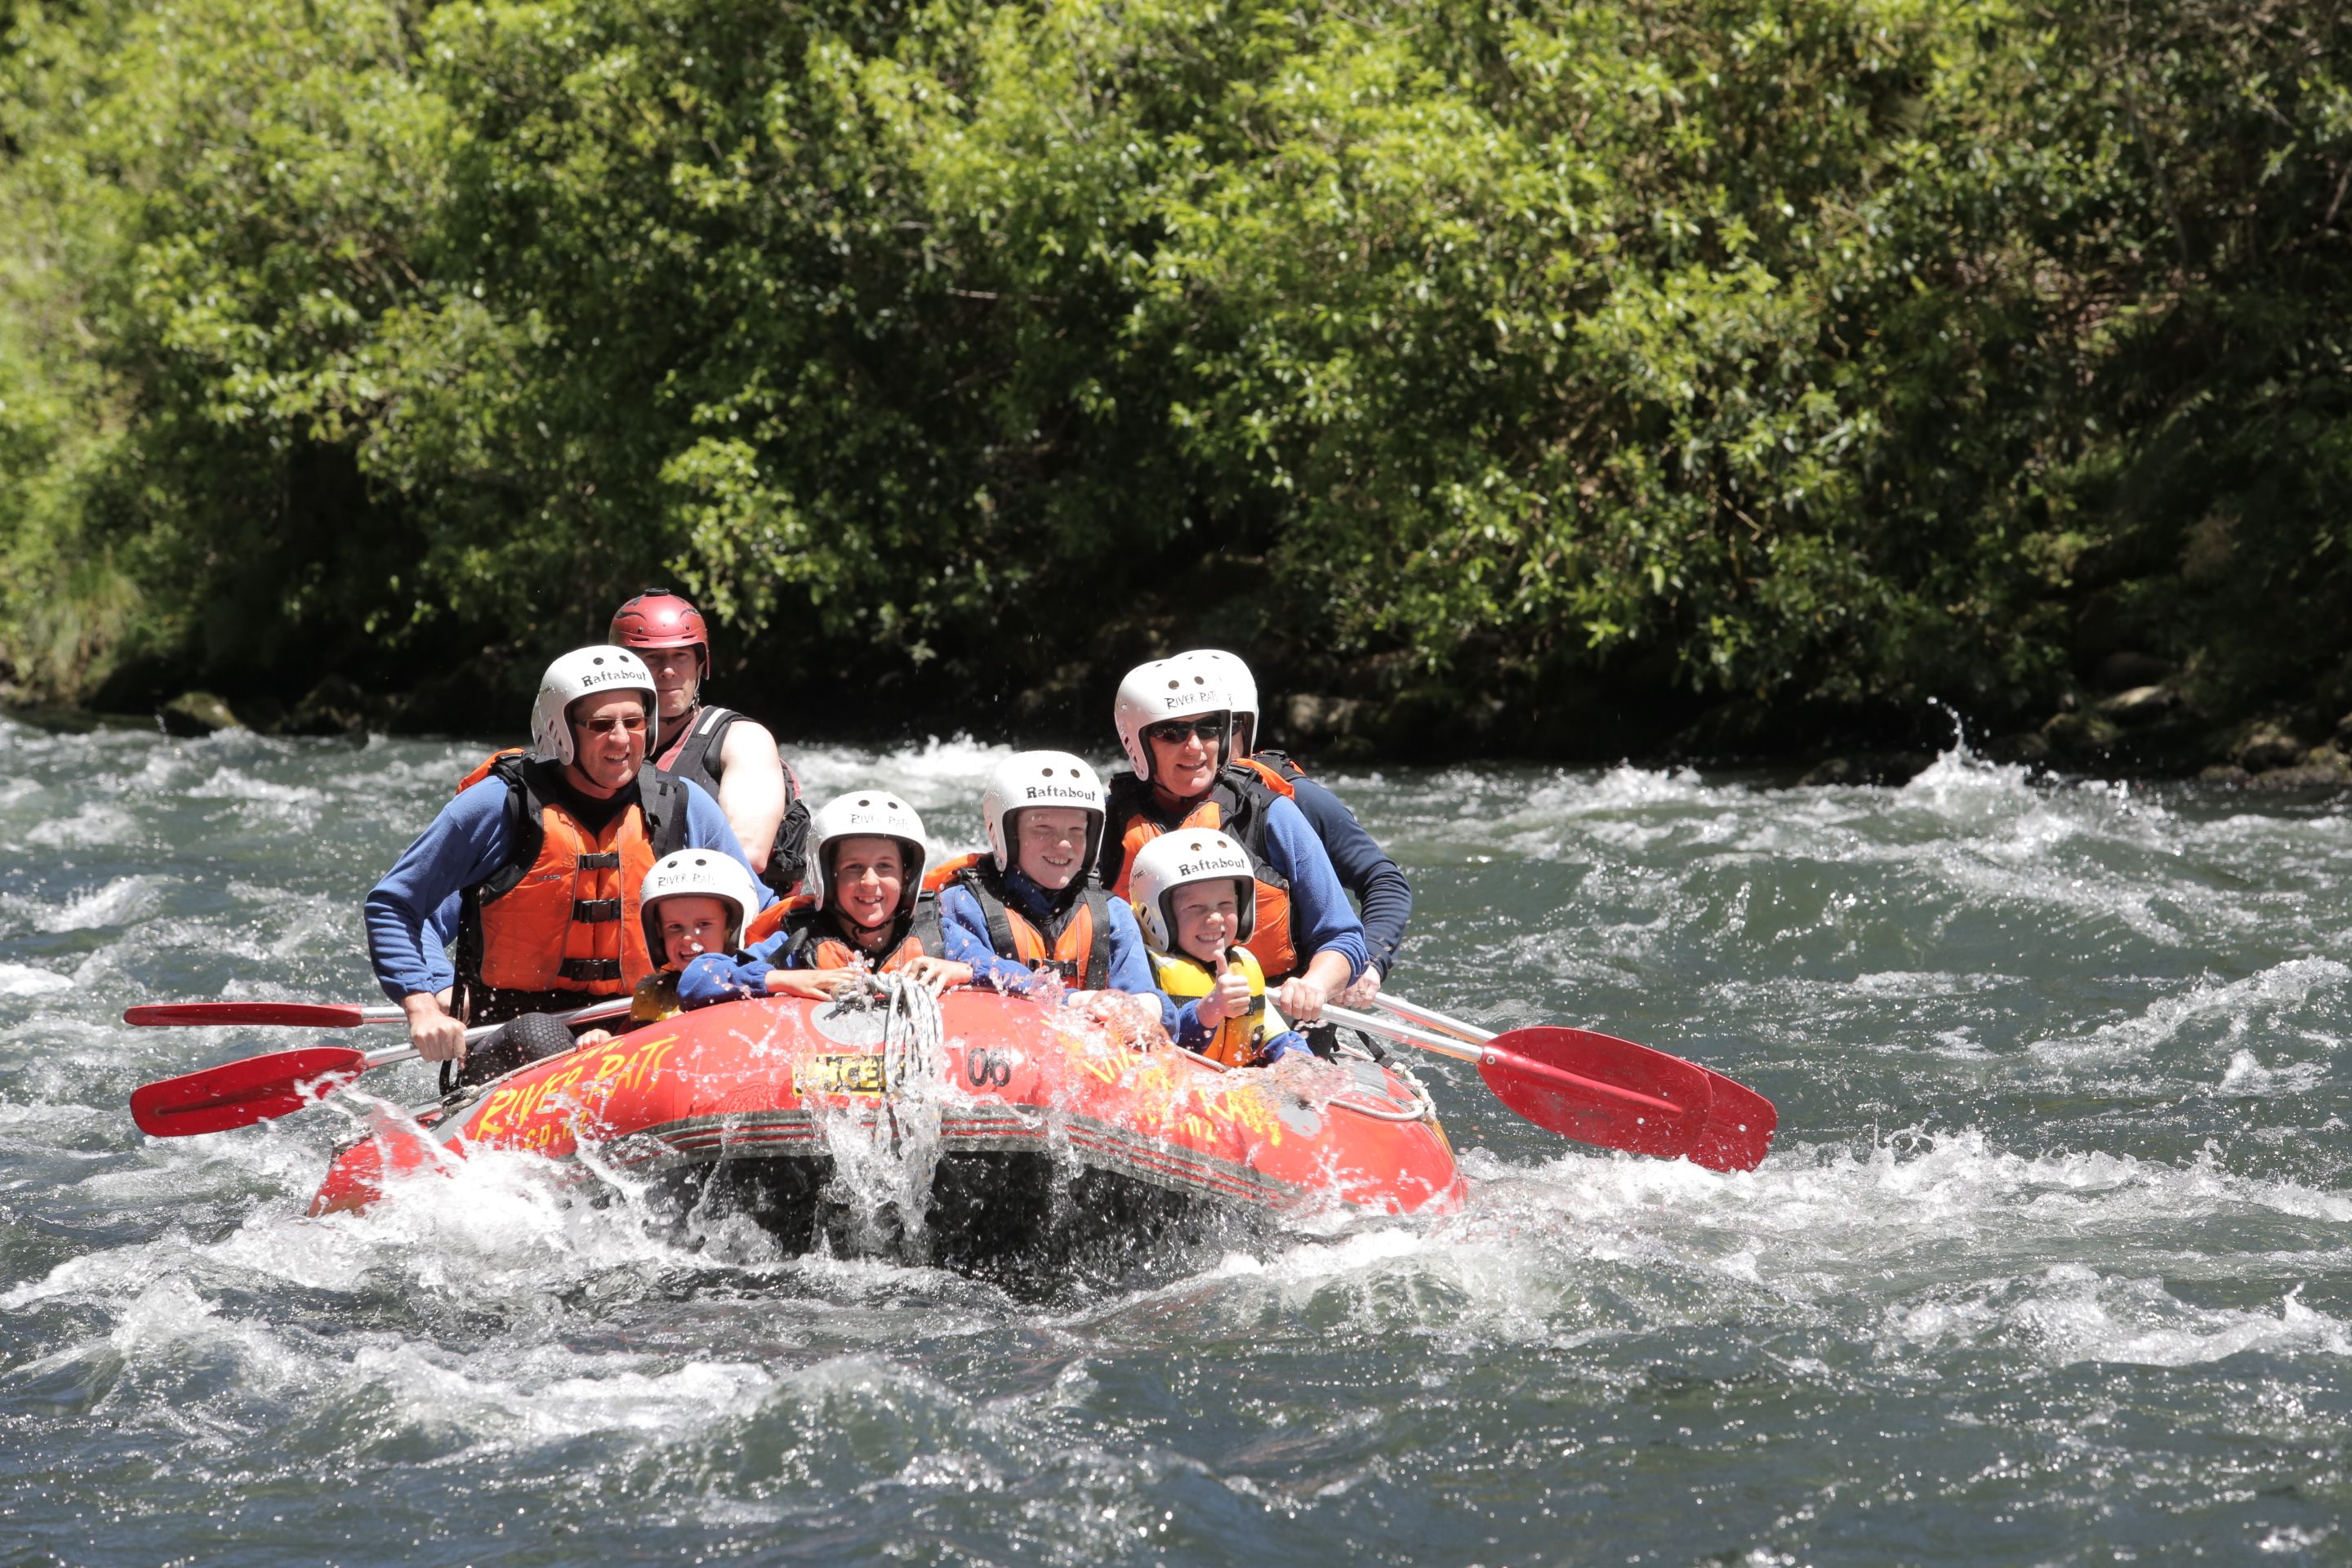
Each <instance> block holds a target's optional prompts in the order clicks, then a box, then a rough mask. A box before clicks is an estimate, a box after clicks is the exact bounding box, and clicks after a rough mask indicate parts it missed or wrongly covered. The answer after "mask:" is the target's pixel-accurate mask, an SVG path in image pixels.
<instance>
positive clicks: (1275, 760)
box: [1242, 748, 1307, 784]
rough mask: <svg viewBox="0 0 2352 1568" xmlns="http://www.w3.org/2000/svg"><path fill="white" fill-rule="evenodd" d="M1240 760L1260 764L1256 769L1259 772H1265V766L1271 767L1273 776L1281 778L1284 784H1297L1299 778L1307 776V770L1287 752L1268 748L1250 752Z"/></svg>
mask: <svg viewBox="0 0 2352 1568" xmlns="http://www.w3.org/2000/svg"><path fill="white" fill-rule="evenodd" d="M1242 761H1243V762H1244V763H1259V764H1261V765H1260V767H1259V769H1258V771H1259V772H1260V773H1263V772H1265V770H1266V769H1267V768H1271V769H1273V770H1274V773H1275V776H1276V777H1277V778H1279V779H1281V780H1282V782H1283V783H1285V784H1297V782H1298V781H1299V780H1300V779H1303V778H1305V777H1306V776H1307V770H1306V769H1305V768H1302V767H1300V766H1299V765H1298V764H1297V763H1296V762H1294V761H1292V760H1291V756H1290V753H1289V752H1277V751H1274V750H1272V749H1270V748H1269V749H1267V750H1265V751H1261V752H1251V753H1250V754H1249V755H1248V756H1246V757H1244V758H1243V759H1242Z"/></svg>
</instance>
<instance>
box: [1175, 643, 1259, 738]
mask: <svg viewBox="0 0 2352 1568" xmlns="http://www.w3.org/2000/svg"><path fill="white" fill-rule="evenodd" d="M1168 662H1169V663H1171V664H1197V665H1199V666H1200V667H1201V668H1202V669H1205V670H1207V671H1208V672H1209V679H1210V680H1211V681H1213V682H1214V683H1215V684H1216V685H1218V686H1221V687H1223V689H1224V693H1225V707H1226V709H1227V710H1229V711H1231V712H1232V714H1233V716H1234V754H1233V755H1232V756H1230V757H1227V758H1226V759H1225V761H1227V762H1234V761H1235V760H1237V759H1239V758H1242V757H1246V756H1248V755H1249V754H1250V753H1251V752H1255V751H1256V750H1257V677H1256V676H1255V675H1252V674H1251V673H1250V667H1249V665H1248V663H1247V661H1245V660H1244V658H1242V656H1241V655H1239V654H1237V653H1227V652H1226V651H1225V650H1224V649H1223V648H1221V647H1196V648H1193V649H1192V650H1191V651H1190V652H1187V653H1180V654H1178V655H1177V656H1176V657H1175V658H1171V659H1170V660H1169V661H1168Z"/></svg>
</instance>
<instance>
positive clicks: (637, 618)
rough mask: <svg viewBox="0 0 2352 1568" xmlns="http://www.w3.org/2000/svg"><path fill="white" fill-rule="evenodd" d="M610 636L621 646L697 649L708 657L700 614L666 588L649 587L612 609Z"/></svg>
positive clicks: (707, 647) (706, 635) (706, 634)
mask: <svg viewBox="0 0 2352 1568" xmlns="http://www.w3.org/2000/svg"><path fill="white" fill-rule="evenodd" d="M610 635H611V637H612V640H613V641H614V642H615V643H617V644H619V645H620V646H621V647H638V648H646V647H698V648H700V649H702V656H703V658H706V659H708V658H709V657H710V634H709V632H708V631H705V630H704V629H703V626H702V612H701V611H700V610H698V609H696V608H695V607H694V606H693V605H690V604H688V603H687V602H686V601H685V600H684V599H681V598H679V597H678V596H677V595H676V594H673V593H671V592H670V591H669V590H668V589H667V588H648V589H646V591H645V592H644V593H642V594H640V595H637V596H636V597H635V598H634V599H631V600H630V601H629V602H628V603H627V604H625V605H622V606H621V607H620V608H619V609H617V610H614V612H613V629H612V632H611V634H610Z"/></svg>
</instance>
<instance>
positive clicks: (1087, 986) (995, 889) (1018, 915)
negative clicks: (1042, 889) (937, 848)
mask: <svg viewBox="0 0 2352 1568" xmlns="http://www.w3.org/2000/svg"><path fill="white" fill-rule="evenodd" d="M940 870H941V871H943V872H945V873H946V877H945V880H946V881H949V882H952V883H954V884H955V885H956V886H957V887H960V888H961V889H963V890H964V891H966V892H968V893H970V894H971V897H972V901H973V902H974V903H977V904H978V905H979V906H980V914H981V919H982V921H984V922H986V924H987V926H988V944H989V946H991V947H992V948H994V949H995V950H996V954H997V956H998V957H1000V958H1009V959H1012V960H1013V961H1014V962H1015V963H1025V964H1027V965H1028V966H1029V967H1030V968H1031V969H1048V968H1050V969H1055V970H1058V971H1059V972H1060V973H1061V976H1062V982H1063V984H1066V985H1067V986H1069V987H1070V988H1071V989H1072V990H1074V991H1100V990H1102V989H1103V988H1104V987H1105V986H1107V985H1108V984H1110V900H1109V899H1108V896H1106V895H1105V894H1104V892H1103V890H1102V889H1100V888H1096V887H1089V886H1085V885H1081V886H1080V887H1079V888H1078V889H1076V897H1075V898H1072V899H1071V900H1069V902H1068V903H1066V904H1065V905H1064V906H1063V907H1062V908H1061V909H1060V910H1058V911H1056V912H1055V914H1053V915H1051V916H1049V917H1047V919H1046V921H1045V925H1044V926H1043V927H1042V928H1041V927H1040V926H1039V925H1038V924H1037V923H1036V922H1035V921H1032V920H1031V919H1030V918H1029V917H1028V916H1027V915H1024V914H1023V913H1022V912H1021V911H1020V910H1016V909H1014V908H1013V906H1012V904H1010V903H1009V902H1007V901H1006V899H1005V887H1004V873H1003V872H1002V871H999V870H998V869H997V868H996V858H995V857H994V856H992V855H959V856H957V857H956V858H954V859H952V860H950V861H949V862H948V863H947V864H946V865H944V866H942V867H940ZM923 880H924V882H925V883H926V884H929V881H930V878H929V877H928V876H927V877H925V878H924V879H923Z"/></svg>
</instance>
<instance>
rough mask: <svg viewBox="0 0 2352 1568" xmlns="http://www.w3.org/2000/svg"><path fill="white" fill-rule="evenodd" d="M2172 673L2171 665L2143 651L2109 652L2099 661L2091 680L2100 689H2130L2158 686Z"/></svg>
mask: <svg viewBox="0 0 2352 1568" xmlns="http://www.w3.org/2000/svg"><path fill="white" fill-rule="evenodd" d="M2171 675H2172V666H2171V665H2170V664H2168V663H2167V662H2166V661H2165V660H2163V659H2160V658H2156V657H2155V656H2153V655H2151V654H2145V653H2111V654H2109V655H2107V657H2106V658H2103V659H2101V660H2100V661H2099V668H2098V669H2097V671H2096V672H2095V674H2094V675H2093V676H2092V680H2093V683H2094V684H2095V685H2096V686H2097V688H2098V689H2100V690H2101V691H2131V690H2134V689H2138V688H2140V687H2145V686H2160V685H2162V684H2163V683H2164V682H2165V681H2166V680H2167V679H2169V678H2170V677H2171Z"/></svg>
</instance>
